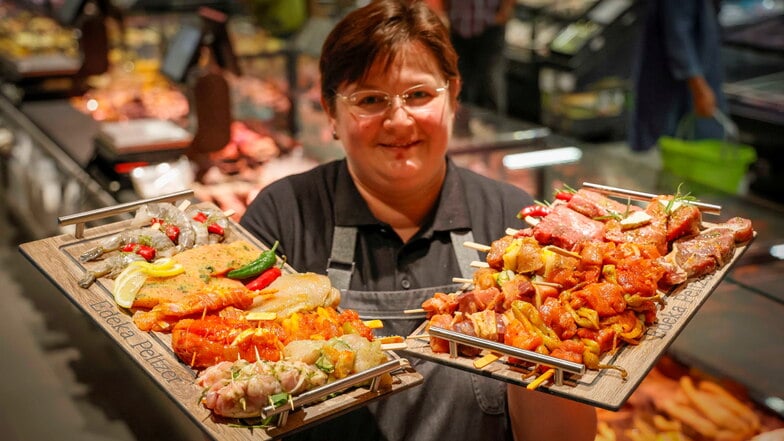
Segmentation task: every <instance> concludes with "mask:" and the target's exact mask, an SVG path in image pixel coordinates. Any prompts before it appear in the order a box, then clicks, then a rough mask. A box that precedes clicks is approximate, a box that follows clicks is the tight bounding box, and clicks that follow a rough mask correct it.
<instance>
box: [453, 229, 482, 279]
mask: <svg viewBox="0 0 784 441" xmlns="http://www.w3.org/2000/svg"><path fill="white" fill-rule="evenodd" d="M449 235H450V236H452V249H453V250H454V251H455V256H456V257H457V264H458V265H459V266H460V274H461V275H462V276H463V278H464V279H470V278H472V274H473V272H472V271H471V262H473V261H474V260H477V259H478V258H479V252H478V251H476V250H474V249H471V248H468V247H466V246H463V244H464V243H465V242H473V241H474V234H473V233H472V232H471V230H465V231H464V232H462V233H458V232H457V231H452V232H450V233H449Z"/></svg>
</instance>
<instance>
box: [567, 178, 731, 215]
mask: <svg viewBox="0 0 784 441" xmlns="http://www.w3.org/2000/svg"><path fill="white" fill-rule="evenodd" d="M583 187H586V188H589V189H591V190H594V191H597V192H599V193H603V194H607V195H611V196H618V197H624V198H629V199H633V200H636V201H642V202H650V201H651V200H652V199H653V198H655V197H656V196H657V195H655V194H650V193H643V192H640V191H634V190H627V189H625V188H618V187H610V186H608V185H599V184H592V183H590V182H583ZM689 203H690V204H692V205H694V206H695V207H697V208H699V209H700V211H704V212H705V213H708V214H716V215H719V214H721V206H720V205H713V204H706V203H704V202H695V201H689Z"/></svg>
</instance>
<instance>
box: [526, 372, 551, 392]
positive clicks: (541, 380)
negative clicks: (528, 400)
mask: <svg viewBox="0 0 784 441" xmlns="http://www.w3.org/2000/svg"><path fill="white" fill-rule="evenodd" d="M553 374H555V368H550V369H548V370H546V371H545V373H543V374H542V375H540V376H538V377H536V380H534V381H532V382H530V383H528V386H526V387H525V388H526V389H528V390H536V389H537V388H538V387H539V386H541V385H542V383H544V382H545V381H547V380H549V379H550V377H552V376H553Z"/></svg>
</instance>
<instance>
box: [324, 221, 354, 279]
mask: <svg viewBox="0 0 784 441" xmlns="http://www.w3.org/2000/svg"><path fill="white" fill-rule="evenodd" d="M356 244H357V228H356V227H340V226H337V225H335V227H334V228H333V229H332V251H331V254H330V256H329V260H328V261H327V277H329V281H330V282H332V286H334V287H335V288H337V289H339V290H341V291H344V290H347V289H348V287H349V285H351V274H353V273H354V253H355V248H356Z"/></svg>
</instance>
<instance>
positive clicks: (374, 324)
mask: <svg viewBox="0 0 784 441" xmlns="http://www.w3.org/2000/svg"><path fill="white" fill-rule="evenodd" d="M363 323H365V326H367V327H368V328H370V329H380V328H383V327H384V323H383V322H382V321H381V320H367V321H365V322H363Z"/></svg>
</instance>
